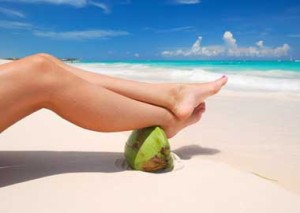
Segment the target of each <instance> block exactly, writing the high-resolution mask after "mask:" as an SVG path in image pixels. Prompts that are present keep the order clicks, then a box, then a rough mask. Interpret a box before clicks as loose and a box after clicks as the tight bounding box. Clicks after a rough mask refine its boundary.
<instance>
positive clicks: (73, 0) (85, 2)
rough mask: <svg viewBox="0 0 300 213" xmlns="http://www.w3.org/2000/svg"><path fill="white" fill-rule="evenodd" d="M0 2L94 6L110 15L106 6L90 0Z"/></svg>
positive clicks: (16, 0) (14, 0)
mask: <svg viewBox="0 0 300 213" xmlns="http://www.w3.org/2000/svg"><path fill="white" fill-rule="evenodd" d="M0 1H10V2H21V3H32V4H33V3H48V4H55V5H62V4H66V5H71V6H73V7H86V6H90V5H91V6H95V7H98V8H100V9H102V10H103V12H104V13H110V8H109V6H108V5H106V4H104V3H103V2H99V1H92V0H0Z"/></svg>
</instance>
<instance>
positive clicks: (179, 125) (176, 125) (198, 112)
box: [162, 103, 205, 138]
mask: <svg viewBox="0 0 300 213" xmlns="http://www.w3.org/2000/svg"><path fill="white" fill-rule="evenodd" d="M204 112H205V103H201V104H199V105H198V106H197V107H196V108H195V109H194V111H193V112H192V114H191V115H190V117H189V118H187V119H185V120H182V119H178V118H175V120H174V121H173V122H169V123H168V125H167V126H163V127H162V128H163V129H164V130H165V132H166V135H167V137H168V138H171V137H173V136H175V135H176V134H177V133H178V132H179V131H180V130H181V129H183V128H185V127H187V126H190V125H192V124H194V123H196V122H198V121H199V120H200V119H201V116H202V114H203V113H204Z"/></svg>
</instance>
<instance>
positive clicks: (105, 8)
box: [90, 1, 111, 14]
mask: <svg viewBox="0 0 300 213" xmlns="http://www.w3.org/2000/svg"><path fill="white" fill-rule="evenodd" d="M90 4H91V5H93V6H95V7H98V8H100V9H102V10H103V12H104V13H106V14H108V13H110V12H111V11H110V8H109V7H108V6H107V5H106V4H103V3H100V2H94V1H90Z"/></svg>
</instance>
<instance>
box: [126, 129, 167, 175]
mask: <svg viewBox="0 0 300 213" xmlns="http://www.w3.org/2000/svg"><path fill="white" fill-rule="evenodd" d="M125 159H126V160H127V163H128V164H129V166H130V167H131V168H132V169H134V170H141V171H145V172H158V171H161V170H164V169H167V170H172V169H173V158H172V156H171V150H170V144H169V141H168V138H167V136H166V134H165V132H164V130H163V129H161V128H160V127H158V126H154V127H148V128H143V129H138V130H134V131H133V132H132V133H131V135H130V136H129V138H128V141H127V143H126V145H125Z"/></svg>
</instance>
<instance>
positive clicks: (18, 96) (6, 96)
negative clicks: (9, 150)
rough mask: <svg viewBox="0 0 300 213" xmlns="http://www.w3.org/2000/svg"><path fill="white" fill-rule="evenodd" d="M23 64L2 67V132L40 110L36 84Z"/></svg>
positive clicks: (0, 95) (0, 85) (0, 76)
mask: <svg viewBox="0 0 300 213" xmlns="http://www.w3.org/2000/svg"><path fill="white" fill-rule="evenodd" d="M22 64H23V65H24V67H23V68H24V69H26V66H28V65H26V64H24V63H22V62H21V63H20V62H18V63H17V62H11V63H7V64H2V65H0V132H2V131H3V130H5V129H6V128H7V127H9V126H11V125H12V124H14V123H15V122H17V121H18V120H20V119H22V118H23V117H25V116H27V115H28V114H30V113H32V112H34V111H36V110H37V109H38V105H37V101H35V99H36V98H35V94H34V93H35V92H34V89H35V88H34V84H33V83H32V82H31V80H30V74H29V73H28V72H23V71H22V70H21V69H22Z"/></svg>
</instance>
